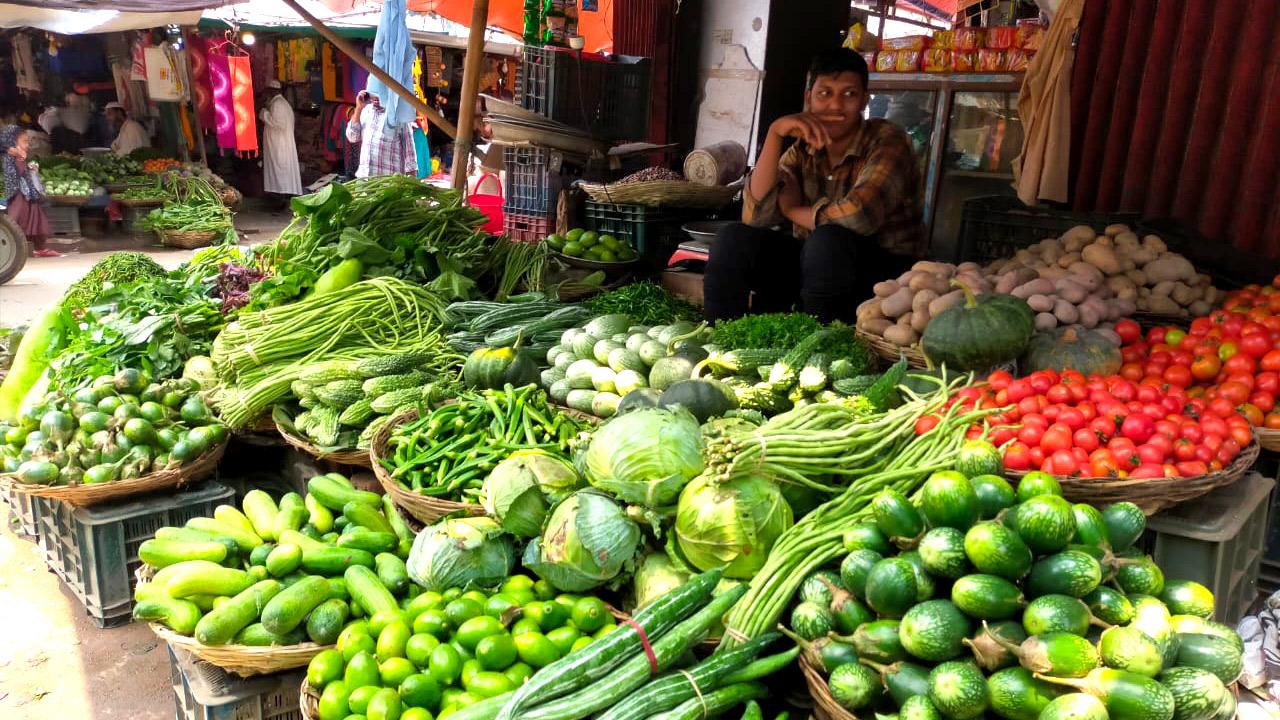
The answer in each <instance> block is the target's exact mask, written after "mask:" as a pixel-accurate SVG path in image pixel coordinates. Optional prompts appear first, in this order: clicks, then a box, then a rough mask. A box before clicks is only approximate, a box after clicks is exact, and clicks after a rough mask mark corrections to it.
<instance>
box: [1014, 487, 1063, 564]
mask: <svg viewBox="0 0 1280 720" xmlns="http://www.w3.org/2000/svg"><path fill="white" fill-rule="evenodd" d="M1010 522H1011V524H1012V526H1013V529H1014V530H1016V531H1017V532H1018V536H1019V537H1021V538H1022V540H1023V542H1025V543H1026V544H1027V547H1028V548H1030V549H1031V550H1032V551H1033V552H1034V553H1036V554H1037V555H1048V554H1050V553H1056V552H1058V551H1059V550H1062V549H1063V548H1065V547H1066V546H1067V545H1068V544H1069V543H1070V542H1071V538H1072V537H1074V536H1075V534H1076V521H1075V516H1074V515H1073V514H1072V512H1071V503H1069V502H1067V501H1066V500H1064V499H1063V498H1061V497H1059V496H1057V495H1038V496H1036V497H1033V498H1031V499H1030V500H1027V501H1025V502H1023V503H1022V504H1021V505H1018V506H1017V507H1015V508H1014V509H1013V512H1012V515H1011V520H1010Z"/></svg>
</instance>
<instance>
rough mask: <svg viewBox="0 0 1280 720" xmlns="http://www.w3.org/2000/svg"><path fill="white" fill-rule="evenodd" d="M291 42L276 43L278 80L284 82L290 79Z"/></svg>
mask: <svg viewBox="0 0 1280 720" xmlns="http://www.w3.org/2000/svg"><path fill="white" fill-rule="evenodd" d="M288 71H289V41H288V40H281V41H280V42H278V43H276V79H277V80H279V81H280V82H284V81H286V80H288V79H289V77H288Z"/></svg>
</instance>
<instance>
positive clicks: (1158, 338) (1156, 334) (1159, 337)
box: [1147, 327, 1165, 345]
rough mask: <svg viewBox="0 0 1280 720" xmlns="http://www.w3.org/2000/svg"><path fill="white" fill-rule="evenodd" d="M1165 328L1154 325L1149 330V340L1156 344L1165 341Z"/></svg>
mask: <svg viewBox="0 0 1280 720" xmlns="http://www.w3.org/2000/svg"><path fill="white" fill-rule="evenodd" d="M1164 334H1165V328H1163V327H1153V328H1151V329H1150V330H1148V331H1147V342H1148V343H1150V344H1152V345H1156V344H1159V343H1162V342H1164Z"/></svg>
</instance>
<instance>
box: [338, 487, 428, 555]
mask: <svg viewBox="0 0 1280 720" xmlns="http://www.w3.org/2000/svg"><path fill="white" fill-rule="evenodd" d="M345 508H346V506H345V505H344V506H343V509H344V513H345ZM382 515H383V516H384V517H385V518H386V519H387V524H388V525H390V526H391V531H392V532H393V533H395V534H396V537H398V538H400V540H401V541H402V542H408V543H410V544H412V543H413V538H414V537H415V536H416V535H417V533H415V532H414V531H413V529H412V528H410V527H409V524H408V523H407V522H405V520H404V517H403V516H402V515H401V514H400V511H399V510H398V509H397V508H396V504H395V501H394V500H392V499H391V496H390V495H383V496H382Z"/></svg>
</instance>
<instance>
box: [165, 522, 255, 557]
mask: <svg viewBox="0 0 1280 720" xmlns="http://www.w3.org/2000/svg"><path fill="white" fill-rule="evenodd" d="M183 527H186V528H189V529H191V530H199V531H200V532H206V533H210V534H213V535H222V536H223V537H229V538H231V539H232V540H235V541H236V545H237V546H238V547H239V548H240V552H241V553H244V554H245V555H248V554H249V553H251V552H253V549H254V548H256V547H258V546H259V545H261V544H262V543H263V542H264V540H263V539H262V538H261V537H259V536H258V535H257V533H251V532H246V531H245V530H243V529H242V528H239V527H236V526H234V525H230V524H228V523H224V522H222V521H220V520H215V519H213V518H210V517H193V518H191V519H190V520H188V521H187V522H186V523H185V524H184V525H183Z"/></svg>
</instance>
